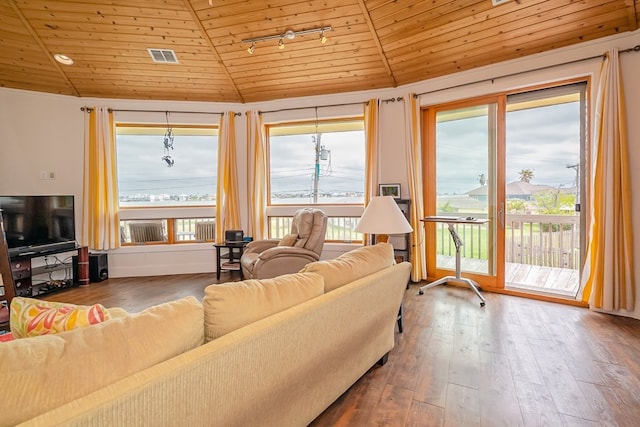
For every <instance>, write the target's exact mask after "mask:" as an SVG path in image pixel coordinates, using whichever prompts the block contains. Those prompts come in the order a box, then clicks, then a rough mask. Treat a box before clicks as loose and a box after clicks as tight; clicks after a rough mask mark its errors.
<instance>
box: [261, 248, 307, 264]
mask: <svg viewBox="0 0 640 427" xmlns="http://www.w3.org/2000/svg"><path fill="white" fill-rule="evenodd" d="M280 257H302V258H309V259H310V261H317V260H318V254H317V253H315V252H313V251H310V250H309V249H304V248H298V247H295V246H275V247H273V248H270V249H267V250H265V251H263V252H262V253H261V254H260V257H259V258H258V259H259V260H260V261H263V262H264V261H269V260H271V259H275V258H280Z"/></svg>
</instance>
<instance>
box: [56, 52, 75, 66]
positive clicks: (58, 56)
mask: <svg viewBox="0 0 640 427" xmlns="http://www.w3.org/2000/svg"><path fill="white" fill-rule="evenodd" d="M53 59H55V60H56V61H58V62H59V63H61V64H64V65H73V59H71V58H70V57H68V56H67V55H64V54H62V53H56V54H55V55H53Z"/></svg>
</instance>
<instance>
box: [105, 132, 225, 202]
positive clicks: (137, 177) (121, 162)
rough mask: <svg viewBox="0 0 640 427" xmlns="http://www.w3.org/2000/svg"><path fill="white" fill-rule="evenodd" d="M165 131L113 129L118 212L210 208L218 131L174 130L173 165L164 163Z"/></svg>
mask: <svg viewBox="0 0 640 427" xmlns="http://www.w3.org/2000/svg"><path fill="white" fill-rule="evenodd" d="M166 131H167V129H166V126H155V127H151V126H135V125H118V126H117V127H116V147H117V162H118V192H119V201H120V207H131V206H146V207H148V206H189V205H215V195H216V168H217V164H218V130H217V128H215V127H203V126H197V127H196V126H190V127H187V126H184V127H179V126H175V127H173V128H172V131H173V135H174V142H173V147H174V148H173V149H172V150H169V155H170V156H171V157H172V159H173V161H174V163H173V166H171V167H169V166H168V163H167V162H166V161H164V160H163V156H164V144H163V140H164V138H165V133H166Z"/></svg>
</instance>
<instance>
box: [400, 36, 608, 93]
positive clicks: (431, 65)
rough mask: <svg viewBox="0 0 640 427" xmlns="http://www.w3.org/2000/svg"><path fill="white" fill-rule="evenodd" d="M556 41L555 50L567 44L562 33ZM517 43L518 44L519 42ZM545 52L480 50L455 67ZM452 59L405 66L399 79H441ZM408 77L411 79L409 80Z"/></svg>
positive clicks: (533, 49)
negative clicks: (493, 52) (489, 54)
mask: <svg viewBox="0 0 640 427" xmlns="http://www.w3.org/2000/svg"><path fill="white" fill-rule="evenodd" d="M609 34H611V32H610V29H609V28H603V29H600V30H598V31H597V32H594V33H591V34H589V36H588V37H585V38H584V40H585V41H586V40H595V39H598V38H601V37H606V36H607V35H609ZM554 40H556V43H554V42H553V40H551V44H552V45H553V48H554V49H555V48H560V47H563V46H565V45H566V44H564V43H566V42H564V43H562V42H557V40H560V41H562V40H563V38H562V32H560V35H559V37H557V38H554ZM515 43H516V44H517V42H515ZM521 46H524V45H522V44H521ZM544 51H546V49H544V48H541V47H540V46H529V45H526V47H524V48H521V49H519V50H518V52H517V56H514V54H513V48H511V49H507V48H502V49H500V50H499V51H498V52H497V53H495V54H494V55H493V56H491V57H488V56H487V55H486V54H484V53H483V51H482V49H479V50H476V51H474V52H473V55H470V56H467V57H466V58H464V59H459V60H456V61H455V63H454V66H455V68H456V69H457V70H458V71H464V70H469V69H475V68H479V67H482V66H485V65H490V64H494V63H497V62H502V61H507V60H509V59H514V58H519V57H524V56H527V55H533V54H536V53H541V52H544ZM451 58H452V57H449V56H446V55H440V56H439V57H437V58H435V57H434V58H429V59H428V60H426V61H424V62H425V63H426V64H422V65H420V64H418V63H414V64H405V66H404V67H402V71H400V72H398V75H399V77H401V81H402V82H409V81H411V80H412V79H413V78H414V77H416V75H420V77H421V78H423V79H430V78H434V77H440V76H443V75H445V74H448V72H450V70H451V67H452V63H453V62H452V59H451ZM425 65H426V67H425ZM447 70H449V71H447ZM407 76H409V77H408V78H407ZM405 79H406V80H405ZM401 84H403V83H401Z"/></svg>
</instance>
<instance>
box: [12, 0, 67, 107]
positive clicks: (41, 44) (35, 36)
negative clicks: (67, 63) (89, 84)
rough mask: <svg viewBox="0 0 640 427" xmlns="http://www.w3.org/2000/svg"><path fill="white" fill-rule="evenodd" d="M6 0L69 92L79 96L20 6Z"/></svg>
mask: <svg viewBox="0 0 640 427" xmlns="http://www.w3.org/2000/svg"><path fill="white" fill-rule="evenodd" d="M7 2H8V3H9V5H10V6H11V8H12V9H13V11H14V12H15V14H16V15H17V16H18V18H20V21H21V22H22V25H24V27H25V28H26V30H27V31H28V32H29V34H31V37H33V40H34V41H35V42H36V43H37V44H38V46H39V47H40V49H41V50H42V53H44V54H45V56H46V57H47V58H48V59H49V61H50V62H51V64H52V65H53V67H54V68H55V69H56V71H58V73H59V74H60V76H61V77H62V79H63V80H64V81H65V83H66V84H67V85H68V86H69V88H70V89H71V92H72V93H73V94H74V95H75V96H80V92H78V89H76V87H75V86H74V85H73V83H71V80H69V77H68V76H67V75H66V74H65V72H64V70H63V69H62V65H60V63H58V61H56V60H55V58H54V57H53V54H52V53H51V52H49V49H47V46H46V45H45V44H44V42H43V41H42V40H41V39H40V37H39V36H38V34H37V33H36V30H34V29H33V27H32V26H31V24H30V23H29V21H27V18H26V17H25V16H24V14H23V13H22V10H20V8H19V7H18V6H17V5H16V3H15V1H14V0H7Z"/></svg>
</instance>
